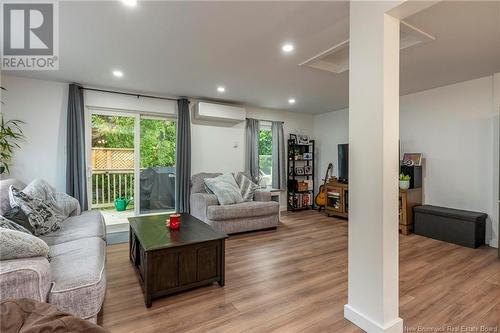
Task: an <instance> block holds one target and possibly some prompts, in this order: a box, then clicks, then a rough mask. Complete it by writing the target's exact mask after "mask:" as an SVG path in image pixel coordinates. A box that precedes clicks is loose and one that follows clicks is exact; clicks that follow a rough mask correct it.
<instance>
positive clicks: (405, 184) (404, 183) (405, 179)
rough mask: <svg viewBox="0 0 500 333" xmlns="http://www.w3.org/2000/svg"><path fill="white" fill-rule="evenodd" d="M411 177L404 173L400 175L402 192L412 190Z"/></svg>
mask: <svg viewBox="0 0 500 333" xmlns="http://www.w3.org/2000/svg"><path fill="white" fill-rule="evenodd" d="M410 178H411V177H410V176H409V175H405V174H404V173H402V174H400V175H399V188H400V189H402V190H407V189H409V188H410Z"/></svg>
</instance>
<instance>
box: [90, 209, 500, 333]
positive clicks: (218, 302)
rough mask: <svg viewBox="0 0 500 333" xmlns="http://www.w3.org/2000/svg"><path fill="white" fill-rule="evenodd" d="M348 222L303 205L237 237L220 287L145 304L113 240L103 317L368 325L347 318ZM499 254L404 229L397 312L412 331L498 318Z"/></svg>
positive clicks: (132, 328)
mask: <svg viewBox="0 0 500 333" xmlns="http://www.w3.org/2000/svg"><path fill="white" fill-rule="evenodd" d="M347 223H348V222H347V221H345V220H340V219H336V218H329V217H326V216H325V215H323V214H320V213H318V212H316V211H304V212H298V213H290V214H284V215H283V216H282V218H281V224H280V226H279V228H278V230H277V231H262V232H254V233H248V234H242V235H237V236H232V237H230V238H229V239H228V240H227V242H226V285H225V287H224V288H220V287H219V285H217V284H213V285H211V286H207V287H201V288H198V289H194V290H191V291H188V292H183V293H180V294H177V295H174V296H170V297H165V298H162V299H158V300H156V301H153V305H152V307H151V308H149V309H147V308H146V307H145V306H144V299H143V295H142V291H141V288H140V286H139V282H138V280H137V276H136V274H135V272H134V269H133V268H132V265H131V264H130V262H129V259H128V244H117V245H111V246H108V262H107V281H108V289H107V295H106V299H105V302H104V306H103V311H102V316H101V317H100V319H99V321H100V324H101V325H103V326H104V327H105V328H107V329H109V330H111V331H112V332H209V331H217V332H242V331H251V332H270V331H282V332H299V331H300V332H362V331H361V330H360V329H359V328H357V327H356V326H354V325H353V324H351V323H350V322H349V321H347V320H345V319H344V317H343V306H344V304H346V302H347ZM496 254H497V252H496V250H495V249H493V248H490V247H487V246H483V247H481V248H479V249H469V248H465V247H461V246H458V245H453V244H448V243H444V242H440V241H436V240H432V239H428V238H424V237H421V236H417V235H414V234H412V235H409V236H400V316H401V317H402V318H403V319H404V323H405V326H407V327H408V328H409V330H408V331H410V330H412V328H417V327H418V326H420V327H424V328H425V327H445V326H448V325H451V326H458V325H467V326H477V327H479V326H495V325H499V321H500V261H499V260H497V259H496ZM367 278H369V277H367Z"/></svg>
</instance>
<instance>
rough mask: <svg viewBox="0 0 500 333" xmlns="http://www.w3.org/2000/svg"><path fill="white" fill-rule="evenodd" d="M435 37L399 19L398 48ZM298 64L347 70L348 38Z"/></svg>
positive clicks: (338, 70) (327, 69) (407, 46)
mask: <svg viewBox="0 0 500 333" xmlns="http://www.w3.org/2000/svg"><path fill="white" fill-rule="evenodd" d="M434 40H436V38H435V37H434V36H432V35H430V34H428V33H426V32H424V31H422V30H420V29H418V28H416V27H414V26H412V25H410V24H409V23H406V22H404V21H401V29H400V49H401V50H403V49H406V48H409V47H412V46H415V45H418V44H421V43H425V42H428V41H434ZM299 66H308V67H312V68H316V69H320V70H323V71H327V72H332V73H336V74H340V73H343V72H345V71H347V70H349V39H347V40H345V41H343V42H341V43H339V44H337V45H334V46H332V47H330V48H329V49H327V50H325V51H323V52H321V53H319V54H317V55H315V56H313V57H312V58H310V59H308V60H306V61H304V62H302V63H300V64H299Z"/></svg>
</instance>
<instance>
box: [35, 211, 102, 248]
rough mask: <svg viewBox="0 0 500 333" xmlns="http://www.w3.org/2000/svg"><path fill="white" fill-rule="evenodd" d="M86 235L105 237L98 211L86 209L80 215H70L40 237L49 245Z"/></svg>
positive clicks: (100, 215)
mask: <svg viewBox="0 0 500 333" xmlns="http://www.w3.org/2000/svg"><path fill="white" fill-rule="evenodd" d="M86 237H98V238H102V239H106V226H105V224H104V219H103V218H102V214H101V213H100V212H99V211H96V210H88V211H85V212H83V213H82V214H81V215H77V216H70V217H68V218H67V219H66V220H64V221H63V222H62V223H61V228H60V229H59V230H57V231H54V232H51V233H48V234H46V235H43V236H41V237H40V238H42V239H43V240H44V241H45V242H46V243H47V244H49V246H50V245H55V244H61V243H65V242H68V241H72V240H76V239H81V238H86Z"/></svg>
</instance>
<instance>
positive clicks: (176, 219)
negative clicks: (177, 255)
mask: <svg viewBox="0 0 500 333" xmlns="http://www.w3.org/2000/svg"><path fill="white" fill-rule="evenodd" d="M180 226H181V214H171V215H170V229H173V230H177V229H179V228H180Z"/></svg>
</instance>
